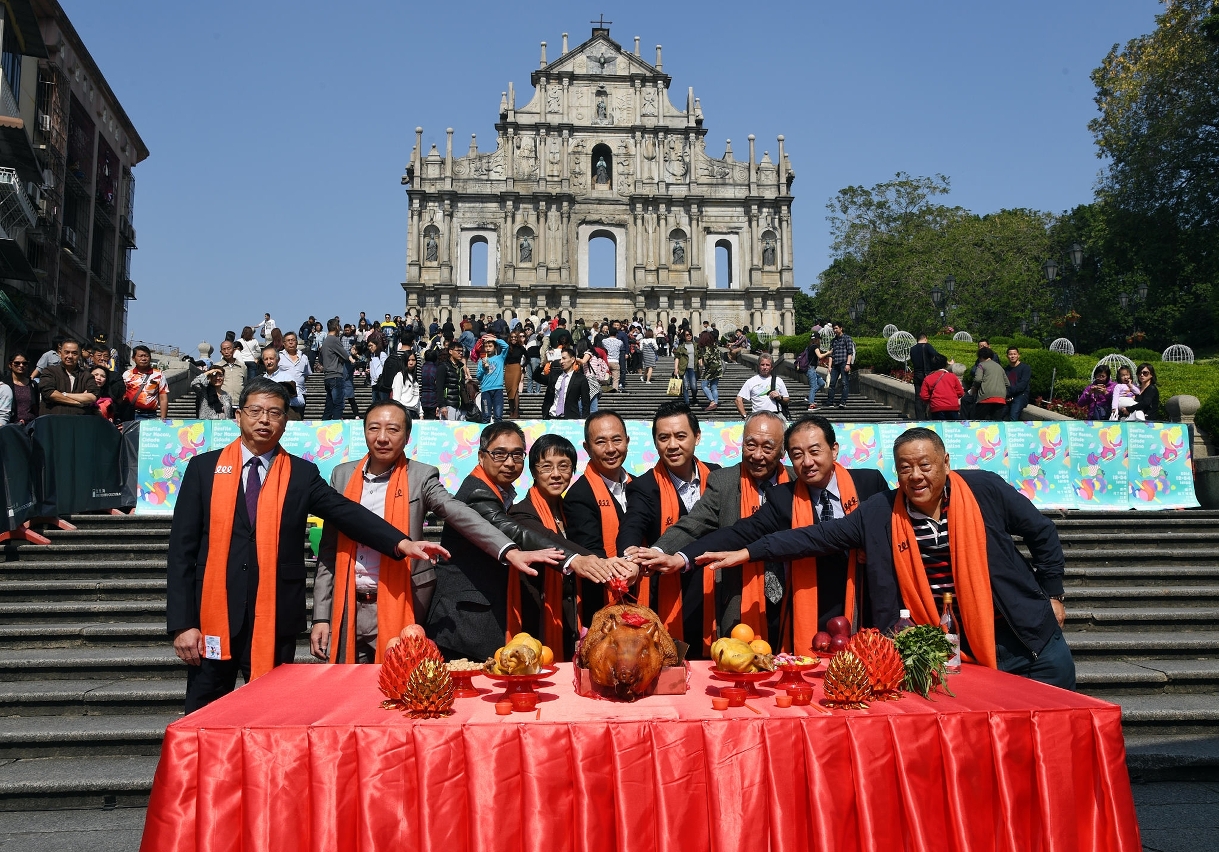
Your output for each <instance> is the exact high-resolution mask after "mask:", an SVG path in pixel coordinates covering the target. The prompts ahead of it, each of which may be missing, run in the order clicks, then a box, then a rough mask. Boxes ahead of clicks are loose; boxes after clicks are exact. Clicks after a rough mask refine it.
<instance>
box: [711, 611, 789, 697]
mask: <svg viewBox="0 0 1219 852" xmlns="http://www.w3.org/2000/svg"><path fill="white" fill-rule="evenodd" d="M711 659H712V660H713V661H714V662H715V665H714V666H712V667H711V676H712V677H713V678H715V679H716V680H727V681H731V682H732V684H733V686H737V687H740V688H742V689H744V690H746V692H747V693H748V694H749V695H751V696H757V695H761V693H759V692H758V688H757V684H759V683H761V682H762V681H765V680H769V679H770V678H772V677H774V675H775V658H774V655H773V654H772V653H771V648H770V645H769V644H768V643H767V642H766V640H765V639H760V638H758V637H757V636H756V635H755V634H754V632H753V628H751V627H750V626H749V625H748V624H738V625H737V626H736V627H734V628H732V633H731V634H730V635H729V636H725V637H724V638H722V639H716V640H715V641H714V642H712V643H711Z"/></svg>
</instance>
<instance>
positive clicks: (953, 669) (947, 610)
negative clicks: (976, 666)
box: [940, 592, 961, 674]
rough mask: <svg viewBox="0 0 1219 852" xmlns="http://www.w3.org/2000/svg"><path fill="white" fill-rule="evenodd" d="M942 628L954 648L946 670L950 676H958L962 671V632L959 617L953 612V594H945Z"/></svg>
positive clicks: (946, 664)
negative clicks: (958, 623) (958, 622)
mask: <svg viewBox="0 0 1219 852" xmlns="http://www.w3.org/2000/svg"><path fill="white" fill-rule="evenodd" d="M940 627H943V628H944V632H945V633H946V634H948V644H949V645H951V646H952V650H951V651H950V652H949V654H948V662H947V663H945V664H944V668H945V669H947V670H948V673H949V674H957V673H958V672H959V671H961V631H960V629H959V627H958V625H957V617H956V615H955V614H953V611H952V592H945V593H944V612H943V613H942V614H941V615H940Z"/></svg>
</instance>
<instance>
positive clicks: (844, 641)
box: [830, 633, 851, 654]
mask: <svg viewBox="0 0 1219 852" xmlns="http://www.w3.org/2000/svg"><path fill="white" fill-rule="evenodd" d="M850 644H851V637H850V636H843V635H842V634H841V633H839V634H838V635H837V636H835V637H834V638H832V639H830V651H831V652H832V653H835V654H837V653H838V652H839V651H845V650H846V649H847V646H848V645H850Z"/></svg>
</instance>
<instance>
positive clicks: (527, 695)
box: [508, 692, 538, 713]
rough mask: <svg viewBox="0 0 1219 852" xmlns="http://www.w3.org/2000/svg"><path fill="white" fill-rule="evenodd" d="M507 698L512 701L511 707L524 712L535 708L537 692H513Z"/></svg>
mask: <svg viewBox="0 0 1219 852" xmlns="http://www.w3.org/2000/svg"><path fill="white" fill-rule="evenodd" d="M508 698H509V700H510V701H511V702H512V709H513V710H515V711H516V712H518V713H525V712H527V711H529V710H533V709H536V708H537V706H538V694H537V693H536V692H514V693H512V694H511V695H509V696H508Z"/></svg>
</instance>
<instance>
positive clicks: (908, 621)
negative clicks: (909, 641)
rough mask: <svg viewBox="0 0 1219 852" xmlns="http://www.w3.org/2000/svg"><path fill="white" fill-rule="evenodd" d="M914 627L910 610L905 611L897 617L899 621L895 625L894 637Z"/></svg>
mask: <svg viewBox="0 0 1219 852" xmlns="http://www.w3.org/2000/svg"><path fill="white" fill-rule="evenodd" d="M913 626H914V619H913V618H911V617H910V610H908V609H903V610H902V611H901V612H899V613H898V615H897V621H896V622H895V623H894V624H893V635H894V636H896V635H897V634H898V633H901V632H902V631H903V630H905V629H906V628H907V627H913Z"/></svg>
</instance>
